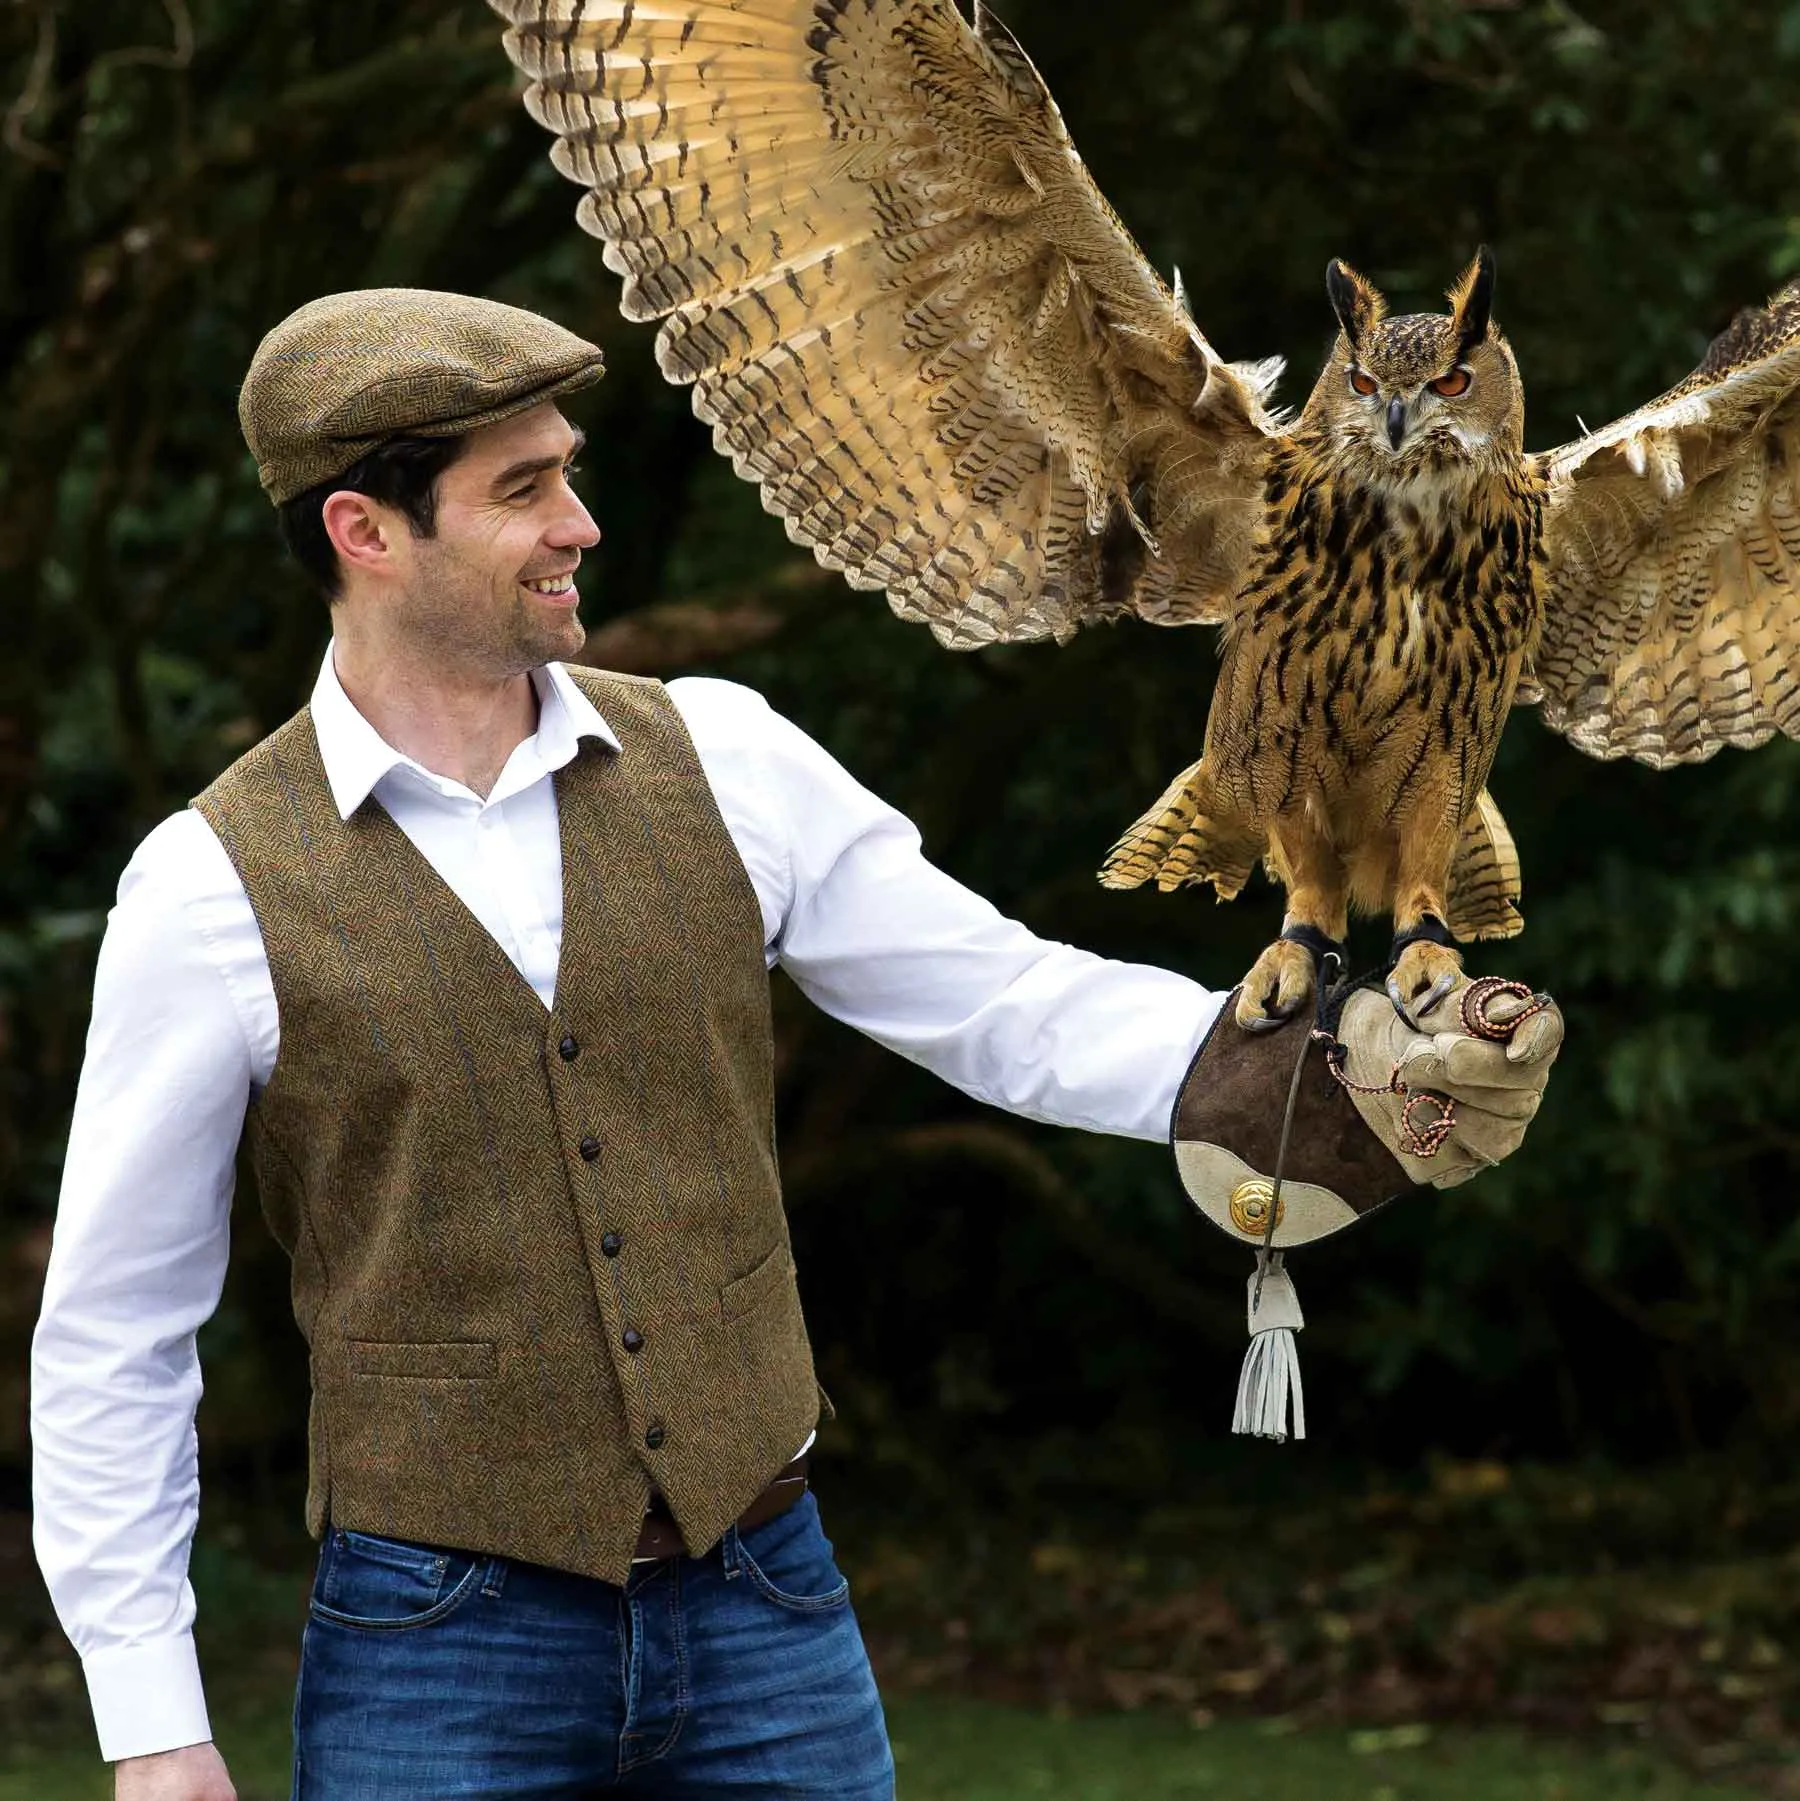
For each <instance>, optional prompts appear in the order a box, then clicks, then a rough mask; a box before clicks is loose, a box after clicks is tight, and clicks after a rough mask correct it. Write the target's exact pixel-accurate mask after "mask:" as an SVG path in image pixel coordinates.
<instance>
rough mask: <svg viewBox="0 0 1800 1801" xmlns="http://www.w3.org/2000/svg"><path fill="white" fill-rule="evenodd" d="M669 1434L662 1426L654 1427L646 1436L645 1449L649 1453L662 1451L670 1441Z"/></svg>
mask: <svg viewBox="0 0 1800 1801" xmlns="http://www.w3.org/2000/svg"><path fill="white" fill-rule="evenodd" d="M668 1436H669V1435H668V1434H667V1433H666V1432H665V1431H664V1430H663V1429H662V1427H661V1426H652V1427H651V1428H650V1430H649V1431H648V1432H646V1433H645V1434H644V1448H645V1449H646V1450H648V1451H660V1450H661V1449H662V1448H663V1445H664V1443H665V1442H666V1441H667V1439H668Z"/></svg>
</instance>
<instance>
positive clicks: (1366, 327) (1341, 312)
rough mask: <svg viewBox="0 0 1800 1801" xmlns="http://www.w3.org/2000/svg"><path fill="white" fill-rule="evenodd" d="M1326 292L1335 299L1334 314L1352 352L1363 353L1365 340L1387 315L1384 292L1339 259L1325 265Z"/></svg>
mask: <svg viewBox="0 0 1800 1801" xmlns="http://www.w3.org/2000/svg"><path fill="white" fill-rule="evenodd" d="M1325 292H1326V293H1327V294H1329V295H1330V296H1331V310H1332V311H1333V312H1334V313H1336V314H1337V317H1338V324H1339V325H1341V326H1342V327H1343V328H1344V336H1345V337H1346V338H1347V339H1348V340H1349V343H1350V348H1351V349H1352V350H1361V348H1362V342H1363V339H1364V338H1366V337H1367V336H1368V334H1369V333H1370V332H1371V331H1373V330H1374V329H1375V327H1376V326H1377V325H1379V324H1380V323H1381V321H1382V319H1383V317H1384V316H1385V315H1386V313H1387V301H1386V300H1384V299H1383V298H1382V294H1381V290H1380V289H1379V288H1377V287H1376V286H1375V284H1374V283H1373V282H1371V281H1366V280H1365V279H1364V278H1363V277H1362V276H1360V275H1358V274H1357V272H1356V271H1355V270H1354V269H1352V268H1351V267H1350V265H1349V264H1348V263H1346V262H1343V261H1341V260H1340V259H1339V258H1337V257H1333V258H1332V260H1331V261H1330V262H1329V263H1327V264H1326V265H1325Z"/></svg>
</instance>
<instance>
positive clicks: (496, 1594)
mask: <svg viewBox="0 0 1800 1801" xmlns="http://www.w3.org/2000/svg"><path fill="white" fill-rule="evenodd" d="M506 1567H507V1565H506V1559H505V1558H504V1557H490V1558H489V1559H488V1566H487V1574H486V1575H485V1576H483V1577H482V1579H481V1592H482V1593H483V1594H484V1595H486V1596H487V1598H488V1599H489V1600H490V1601H498V1600H499V1599H500V1591H501V1589H503V1588H504V1587H505V1586H506Z"/></svg>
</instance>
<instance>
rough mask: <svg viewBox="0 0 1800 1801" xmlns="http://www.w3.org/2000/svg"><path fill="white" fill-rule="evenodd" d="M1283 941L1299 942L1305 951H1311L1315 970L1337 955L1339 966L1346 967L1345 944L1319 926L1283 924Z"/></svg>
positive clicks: (1285, 942)
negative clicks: (1322, 930)
mask: <svg viewBox="0 0 1800 1801" xmlns="http://www.w3.org/2000/svg"><path fill="white" fill-rule="evenodd" d="M1281 942H1282V943H1283V944H1297V945H1299V947H1300V948H1301V949H1302V950H1303V951H1311V952H1312V960H1313V968H1314V969H1315V970H1316V969H1318V968H1320V967H1321V966H1322V965H1323V964H1324V961H1325V959H1326V958H1327V957H1336V958H1337V965H1338V968H1339V969H1342V968H1343V967H1344V947H1343V944H1342V943H1341V942H1340V941H1339V940H1338V939H1336V938H1332V937H1330V936H1328V935H1327V934H1326V933H1324V932H1321V931H1320V930H1319V928H1318V927H1317V926H1283V927H1282V929H1281Z"/></svg>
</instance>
